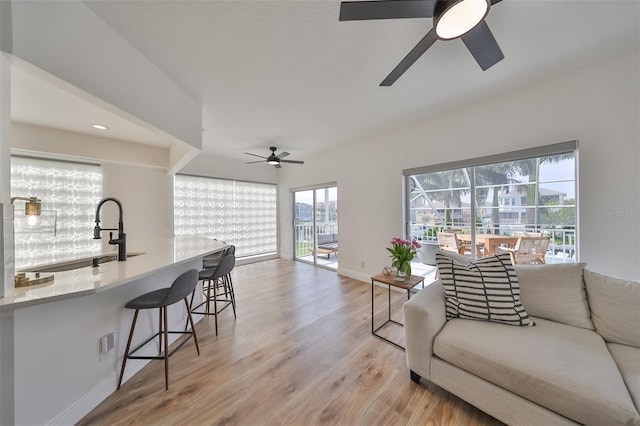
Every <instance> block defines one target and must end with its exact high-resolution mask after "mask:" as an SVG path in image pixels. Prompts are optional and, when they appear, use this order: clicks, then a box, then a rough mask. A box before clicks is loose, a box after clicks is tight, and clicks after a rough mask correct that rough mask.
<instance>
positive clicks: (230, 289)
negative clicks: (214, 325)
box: [227, 274, 237, 318]
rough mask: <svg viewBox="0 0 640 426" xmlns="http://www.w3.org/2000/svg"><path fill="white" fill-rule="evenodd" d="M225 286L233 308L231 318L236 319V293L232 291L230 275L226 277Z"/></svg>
mask: <svg viewBox="0 0 640 426" xmlns="http://www.w3.org/2000/svg"><path fill="white" fill-rule="evenodd" d="M227 285H228V286H229V293H230V296H231V307H232V308H233V317H234V318H237V317H236V293H235V292H234V291H233V281H231V274H229V275H227Z"/></svg>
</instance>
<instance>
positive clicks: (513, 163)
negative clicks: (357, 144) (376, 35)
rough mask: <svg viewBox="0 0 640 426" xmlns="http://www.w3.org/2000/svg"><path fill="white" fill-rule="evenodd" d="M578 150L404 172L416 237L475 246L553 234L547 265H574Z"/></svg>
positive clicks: (566, 147) (546, 150) (571, 146)
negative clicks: (442, 235) (446, 235)
mask: <svg viewBox="0 0 640 426" xmlns="http://www.w3.org/2000/svg"><path fill="white" fill-rule="evenodd" d="M576 152H577V142H567V143H563V144H556V145H549V146H545V147H540V148H534V149H531V150H525V151H518V152H512V153H506V154H503V155H499V156H493V157H486V158H479V159H474V160H466V161H463V162H458V163H450V164H442V165H435V166H430V167H425V168H419V169H411V170H405V171H404V175H405V176H406V179H408V181H407V188H409V194H408V195H409V196H408V197H407V199H408V204H409V205H408V209H407V211H408V218H407V222H408V223H409V224H410V229H411V232H412V237H413V238H417V239H418V240H422V241H427V242H428V241H433V242H434V243H435V241H437V232H439V231H441V230H446V229H455V230H456V231H455V232H457V233H459V234H461V237H462V239H466V240H469V239H470V238H471V237H468V236H465V235H466V234H470V235H471V236H474V238H473V239H474V240H477V241H480V240H486V241H488V240H489V238H488V236H490V235H502V236H517V235H524V234H529V235H532V236H537V235H539V234H541V235H542V236H548V237H550V239H549V246H548V250H547V252H546V256H545V259H546V261H547V263H553V262H575V261H576V248H577V230H576V217H577V213H576V208H577V202H576V200H577V197H576V194H577V192H576V160H577V158H576ZM467 237H468V238H467ZM497 240H498V239H496V238H493V240H492V241H497ZM492 244H493V243H492ZM495 248H496V247H485V249H484V253H485V254H493V252H494V249H495Z"/></svg>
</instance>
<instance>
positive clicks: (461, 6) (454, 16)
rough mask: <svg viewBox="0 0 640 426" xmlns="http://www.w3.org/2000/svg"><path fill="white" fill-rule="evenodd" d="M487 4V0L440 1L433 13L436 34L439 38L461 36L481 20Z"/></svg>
mask: <svg viewBox="0 0 640 426" xmlns="http://www.w3.org/2000/svg"><path fill="white" fill-rule="evenodd" d="M489 6H490V3H489V0H452V1H451V0H448V1H446V0H445V1H440V2H439V3H438V4H437V6H436V10H435V11H434V15H433V22H434V28H435V30H436V35H437V36H438V38H439V39H441V40H452V39H454V38H458V37H460V36H463V35H464V34H466V33H468V32H469V31H471V30H472V29H473V28H475V27H476V25H478V24H479V23H480V22H482V20H483V19H484V18H485V17H486V16H487V13H488V12H489Z"/></svg>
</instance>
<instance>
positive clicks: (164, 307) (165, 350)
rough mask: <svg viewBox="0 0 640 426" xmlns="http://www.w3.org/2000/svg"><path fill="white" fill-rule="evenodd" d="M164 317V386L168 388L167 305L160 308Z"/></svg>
mask: <svg viewBox="0 0 640 426" xmlns="http://www.w3.org/2000/svg"><path fill="white" fill-rule="evenodd" d="M160 309H161V310H162V311H164V312H163V317H164V388H165V390H169V332H168V328H167V307H166V306H163V307H161V308H160Z"/></svg>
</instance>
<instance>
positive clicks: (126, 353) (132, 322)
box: [118, 309, 138, 389]
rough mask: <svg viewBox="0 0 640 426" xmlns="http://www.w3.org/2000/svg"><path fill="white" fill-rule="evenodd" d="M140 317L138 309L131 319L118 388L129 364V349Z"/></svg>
mask: <svg viewBox="0 0 640 426" xmlns="http://www.w3.org/2000/svg"><path fill="white" fill-rule="evenodd" d="M137 319H138V310H137V309H136V312H135V313H134V314H133V321H131V331H130V332H129V339H127V348H126V349H125V350H124V357H123V358H122V368H121V369H120V379H119V380H118V389H120V386H121V385H122V377H123V376H124V367H125V366H126V365H127V358H128V357H129V349H130V348H131V339H132V338H133V330H134V329H135V327H136V321H137Z"/></svg>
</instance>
